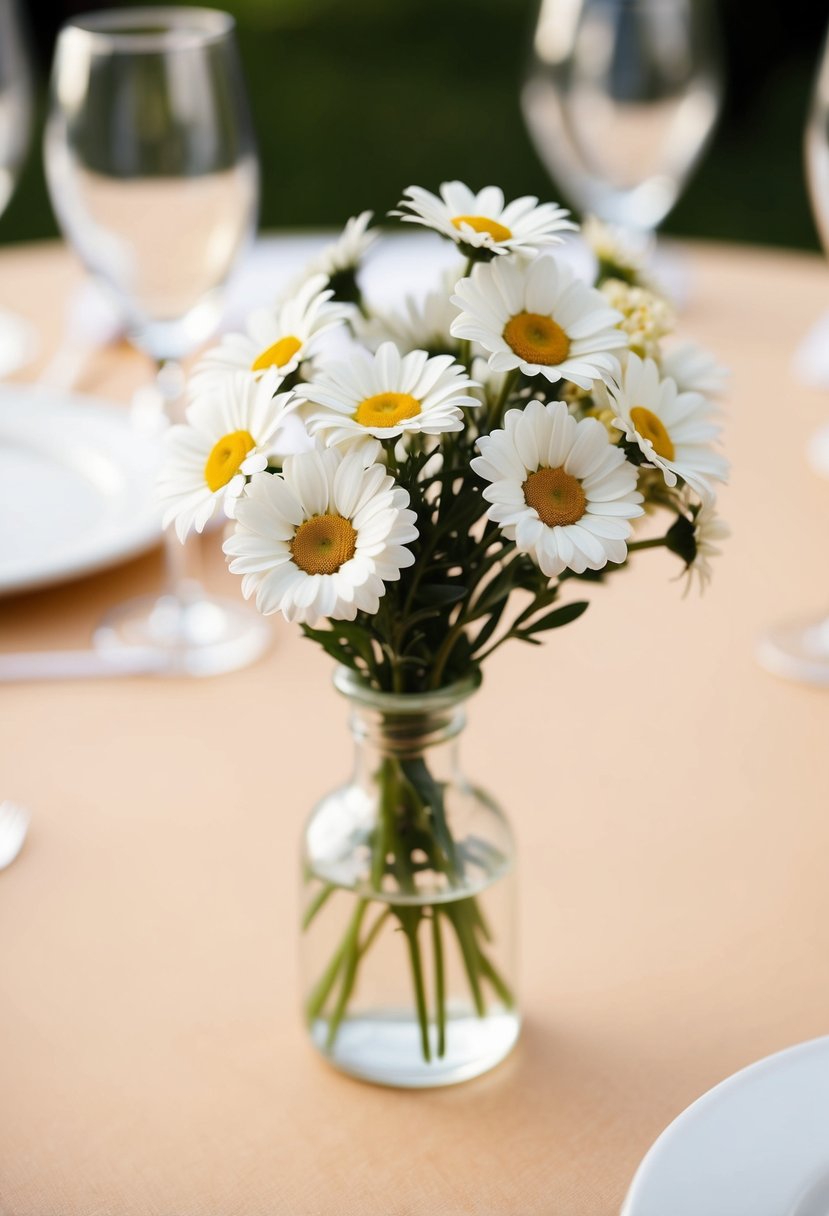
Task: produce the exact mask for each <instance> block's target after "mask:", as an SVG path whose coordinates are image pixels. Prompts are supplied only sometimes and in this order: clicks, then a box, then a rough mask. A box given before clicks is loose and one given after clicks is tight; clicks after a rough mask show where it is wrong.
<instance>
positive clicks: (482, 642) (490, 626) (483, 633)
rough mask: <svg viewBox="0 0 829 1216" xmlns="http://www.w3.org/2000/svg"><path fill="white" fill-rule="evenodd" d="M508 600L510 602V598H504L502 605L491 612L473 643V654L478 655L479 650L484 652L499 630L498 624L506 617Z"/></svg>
mask: <svg viewBox="0 0 829 1216" xmlns="http://www.w3.org/2000/svg"><path fill="white" fill-rule="evenodd" d="M508 600H509V596H508V595H505V596H504V598H503V599H502V600H501V602H500V604H499V605H498V606H497V608H494V609H493V611H492V612H491V614H490V617H489V620H488V621H487V622H486V624H485V625H484V626H483V627H482V628H481V629H480V630H479V632H478V635H477V637H476V638H475V641H474V642H473V643H472V653H473V654H476V653H477V652H478V651H479V650H483V648H484V646H486V644H487V642H488V641H489V639H490V638H491V637H492V635H493V633H494V632H495V630H496V629H497V628H498V624H499V622H500V620H501V617H502V616H503V615H504V609H505V608H506V606H507V603H508Z"/></svg>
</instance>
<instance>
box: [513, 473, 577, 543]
mask: <svg viewBox="0 0 829 1216" xmlns="http://www.w3.org/2000/svg"><path fill="white" fill-rule="evenodd" d="M521 489H522V490H523V491H524V501H525V502H526V504H527V506H528V507H532V509H533V510H534V511H535V512H536V513H537V515H538V518H539V519H540V520H541V522H542V523H543V524H546V525H547V527H548V528H555V527H562V528H563V527H565V525H567V524H575V523H578V521H579V520H580V519H581V517H582V515H584V512H585V509H586V507H587V498H586V497H585V493H584V490H583V489H582V488H581V482H580V481H579V479H578V478H577V477H574V476H573V475H572V473H565V471H564V469H562V468H561V467H559V468H557V469H538V471H537V472H535V473H530V475H529V477H528V478H527V480H526V481H525V482H524V484H523V485H522V487H521Z"/></svg>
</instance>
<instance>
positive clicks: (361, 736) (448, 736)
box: [349, 703, 466, 759]
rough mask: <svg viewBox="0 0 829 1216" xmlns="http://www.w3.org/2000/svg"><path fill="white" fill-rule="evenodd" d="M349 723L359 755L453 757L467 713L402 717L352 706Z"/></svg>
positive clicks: (445, 710)
mask: <svg viewBox="0 0 829 1216" xmlns="http://www.w3.org/2000/svg"><path fill="white" fill-rule="evenodd" d="M349 721H350V726H351V733H352V735H353V737H354V741H355V743H356V744H357V747H358V750H359V751H366V752H372V753H374V754H375V755H377V756H379V757H400V758H404V759H405V758H411V757H413V756H422V755H425V754H426V753H430V754H432V755H434V754H435V753H437V752H444V753H451V754H454V753H455V750H456V747H457V744H456V742H455V741H456V739H457V737H458V735H459V734H460V733H461V731H462V730H463V728H464V726H465V725H466V711H465V709H464V706H463V705H462V704H457V705H444V706H442V707H441V708H439V709H434V710H432V711H423V710H415V711H413V712H411V713H406V712H403V713H401V712H399V711H397V710H395V711H394V712H387V711H385V710H384V709H374V708H371V707H369V706H368V705H365V704H360V705H355V704H354V703H352V705H351V714H350V720H349Z"/></svg>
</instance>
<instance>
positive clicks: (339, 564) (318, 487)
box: [224, 444, 418, 625]
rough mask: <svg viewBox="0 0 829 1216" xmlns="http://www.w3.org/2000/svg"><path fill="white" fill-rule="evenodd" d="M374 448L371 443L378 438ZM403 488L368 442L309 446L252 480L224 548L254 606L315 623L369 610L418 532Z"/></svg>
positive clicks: (404, 562) (408, 557) (408, 556)
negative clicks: (378, 460) (276, 471)
mask: <svg viewBox="0 0 829 1216" xmlns="http://www.w3.org/2000/svg"><path fill="white" fill-rule="evenodd" d="M374 449H375V451H376V450H377V445H376V444H375V445H374ZM408 504H409V495H408V493H407V492H406V491H405V490H404V489H402V488H401V487H400V486H397V485H395V482H394V479H393V478H392V477H390V476H389V475H388V473H387V472H386V469H385V468H384V467H383V465H381V464H375V463H373V462H372V453H371V451H370V450H369V449H368V448H367V447H361V448H359V449H352V450H350V451H347V452H342V451H340V450H338V449H336V448H328V449H327V450H325V451H322V450H315V451H311V452H305V453H302V454H300V455H297V456H290V457H288V459H287V460H286V461H285V466H284V469H283V471H282V474H281V475H280V474H271V473H260V474H258V475H257V476H255V477H253V478H252V479H251V482H250V484H249V485H248V488H247V490H246V493H245V495H244V497H243V498H242V499H241V500H240V501H239V503H238V504H237V508H236V527H235V530H234V533H233V535H232V536H230V537H229V538H228V539H227V540H226V541H225V545H224V551H225V553H226V554H227V555H228V556H229V557H230V558H231V561H230V569H231V570H232V571H233V572H234V573H236V574H241V575H242V576H243V578H242V592H243V594H244V596H245V598H246V599H247V598H249V597H250V596H251V595H254V594H255V596H256V606H257V608H258V609H259V611H260V612H263V613H266V614H269V613H272V612H281V613H282V615H283V616H284V617H285V619H286V620H288V621H298V622H300V623H302V624H307V625H314V624H315V623H316V622H317V621H318V620H319V619H320V617H330V618H331V619H333V620H338V621H353V620H354V618H355V616H356V615H357V613H358V612H368V613H375V612H376V611H377V609H378V607H379V604H380V597H381V596H383V595H385V592H386V586H385V584H386V583H389V582H394V581H396V580H397V579H399V578H400V571H401V570H402V569H403V568H404V567H406V566H411V565H412V563H413V562H414V555H413V554H412V551H411V549H407V548H406V547H405V546H406V545H409V544H410V543H411V542H412V541H413V540H415V539H416V538H417V535H418V533H417V528H416V527H415V526H414V525H415V519H416V516H415V513H414V511H410V510H409V509H408Z"/></svg>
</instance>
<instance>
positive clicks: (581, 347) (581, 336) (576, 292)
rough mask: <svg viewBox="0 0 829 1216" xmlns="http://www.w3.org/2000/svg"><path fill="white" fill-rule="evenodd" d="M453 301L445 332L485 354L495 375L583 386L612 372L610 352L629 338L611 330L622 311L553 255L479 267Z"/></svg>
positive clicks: (615, 365)
mask: <svg viewBox="0 0 829 1216" xmlns="http://www.w3.org/2000/svg"><path fill="white" fill-rule="evenodd" d="M452 302H453V304H456V305H457V306H458V307H459V308H460V309H461V310H462V311H461V313H460V315H459V316H458V317H457V319H456V320H455V321H453V323H452V330H451V332H452V333H453V334H454V335H455V336H456V337H458V338H470V339H472V341H473V342H478V343H480V345H481V346H483V347H484V349H485V350H487V351H489V352H490V356H489V363H490V367H492V369H493V370H494V371H499V372H501V371H509V370H511V369H512V368H516V367H517V368H520V370H521V371H522V372H523V373H524V375H525V376H537V375H542V376H544V377H546V379H547V380H549V381H550V383H551V384H555V383H557V382H558V381H559V380H562V379H564V380H572V382H573V383H574V384H577V385H578V386H579V387H580V388H585V389H589V388H590V387H591V386H592V384H593V381H594V380H611V379H612V378H613V377H614V376H615V375H618V372H619V362H618V360H617V359H616V357H615V356H614V355H613V354H612V352H613V351H614V350H620V349H622V348H623V347H626V346H627V341H628V340H627V335H626V334H624V333H622V331H621V330H620V329H618V328H617V326H618V323H619V322H620V321H621V319H622V317H621V314H620V313H618V312H616V310H615V309H613V308H610V307H609V306H608V304H607V301H606V300H605V298H604V297H603V296H602V295H601V294H600V293H599V292H598V291H595V290H594V289H593V288H592V287H588V286H587V284H586V283H583V282H582V281H581V280H580V279H577V278H576V277H575V276H574V275H573V272H572V271H571V270H570V269H569V268H568V267H567V266H563V265H560V264H559V263H558V262H556V260H555V259H554V258H553V257H549V256H548V257H540V258H536V260H535V261H534V262H529V263H528V262H524V261H513V260H512V259H510V260H506V259H499V260H497V261H495V262H489V263H487V264H486V265H478V266H476V267H475V268H474V270H473V271H472V274H471V275H470V277H469V278H468V279H461V281H460V283H458V286H457V288H456V292H455V295H453V296H452Z"/></svg>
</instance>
